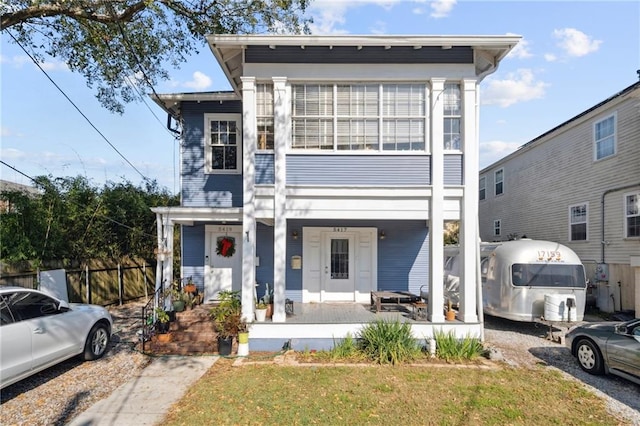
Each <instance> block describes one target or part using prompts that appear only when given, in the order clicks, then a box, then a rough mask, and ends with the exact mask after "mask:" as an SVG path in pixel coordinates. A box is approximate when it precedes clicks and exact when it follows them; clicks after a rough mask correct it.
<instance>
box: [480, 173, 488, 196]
mask: <svg viewBox="0 0 640 426" xmlns="http://www.w3.org/2000/svg"><path fill="white" fill-rule="evenodd" d="M485 198H487V178H486V177H484V176H483V177H481V178H480V201H482V200H484V199H485Z"/></svg>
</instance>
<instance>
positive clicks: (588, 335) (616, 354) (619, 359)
mask: <svg viewBox="0 0 640 426" xmlns="http://www.w3.org/2000/svg"><path fill="white" fill-rule="evenodd" d="M566 345H567V347H568V348H569V349H570V350H571V354H572V355H573V356H575V357H576V358H577V359H578V363H579V364H580V367H581V368H582V369H583V370H584V371H586V372H587V373H591V374H605V373H606V374H615V375H616V376H620V377H624V378H625V379H627V380H630V381H632V382H634V383H637V384H639V385H640V319H638V318H636V319H634V320H631V321H627V322H622V323H620V322H601V323H590V324H583V325H580V326H578V327H576V328H574V329H572V330H571V331H569V332H568V333H567V335H566Z"/></svg>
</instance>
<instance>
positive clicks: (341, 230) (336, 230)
mask: <svg viewBox="0 0 640 426" xmlns="http://www.w3.org/2000/svg"><path fill="white" fill-rule="evenodd" d="M333 232H347V228H344V227H343V228H336V227H334V228H333Z"/></svg>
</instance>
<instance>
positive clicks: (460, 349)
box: [433, 330, 484, 361]
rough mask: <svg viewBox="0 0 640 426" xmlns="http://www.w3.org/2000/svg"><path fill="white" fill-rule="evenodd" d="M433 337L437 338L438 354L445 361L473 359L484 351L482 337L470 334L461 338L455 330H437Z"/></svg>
mask: <svg viewBox="0 0 640 426" xmlns="http://www.w3.org/2000/svg"><path fill="white" fill-rule="evenodd" d="M433 337H434V339H436V356H437V357H438V358H440V359H443V360H445V361H462V360H472V359H475V358H477V357H479V356H480V355H482V352H483V351H484V348H483V347H482V343H481V342H480V339H478V338H476V337H471V336H469V335H467V336H465V337H464V338H463V339H459V338H458V337H456V335H455V334H454V333H453V331H449V332H448V333H445V332H444V331H442V330H436V331H434V335H433Z"/></svg>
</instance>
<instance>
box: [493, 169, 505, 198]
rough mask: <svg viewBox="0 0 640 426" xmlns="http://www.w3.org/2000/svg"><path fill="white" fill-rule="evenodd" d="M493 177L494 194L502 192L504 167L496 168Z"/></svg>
mask: <svg viewBox="0 0 640 426" xmlns="http://www.w3.org/2000/svg"><path fill="white" fill-rule="evenodd" d="M494 177H495V182H496V183H495V194H496V195H500V194H502V193H504V169H500V170H497V171H496V172H495V173H494Z"/></svg>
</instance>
